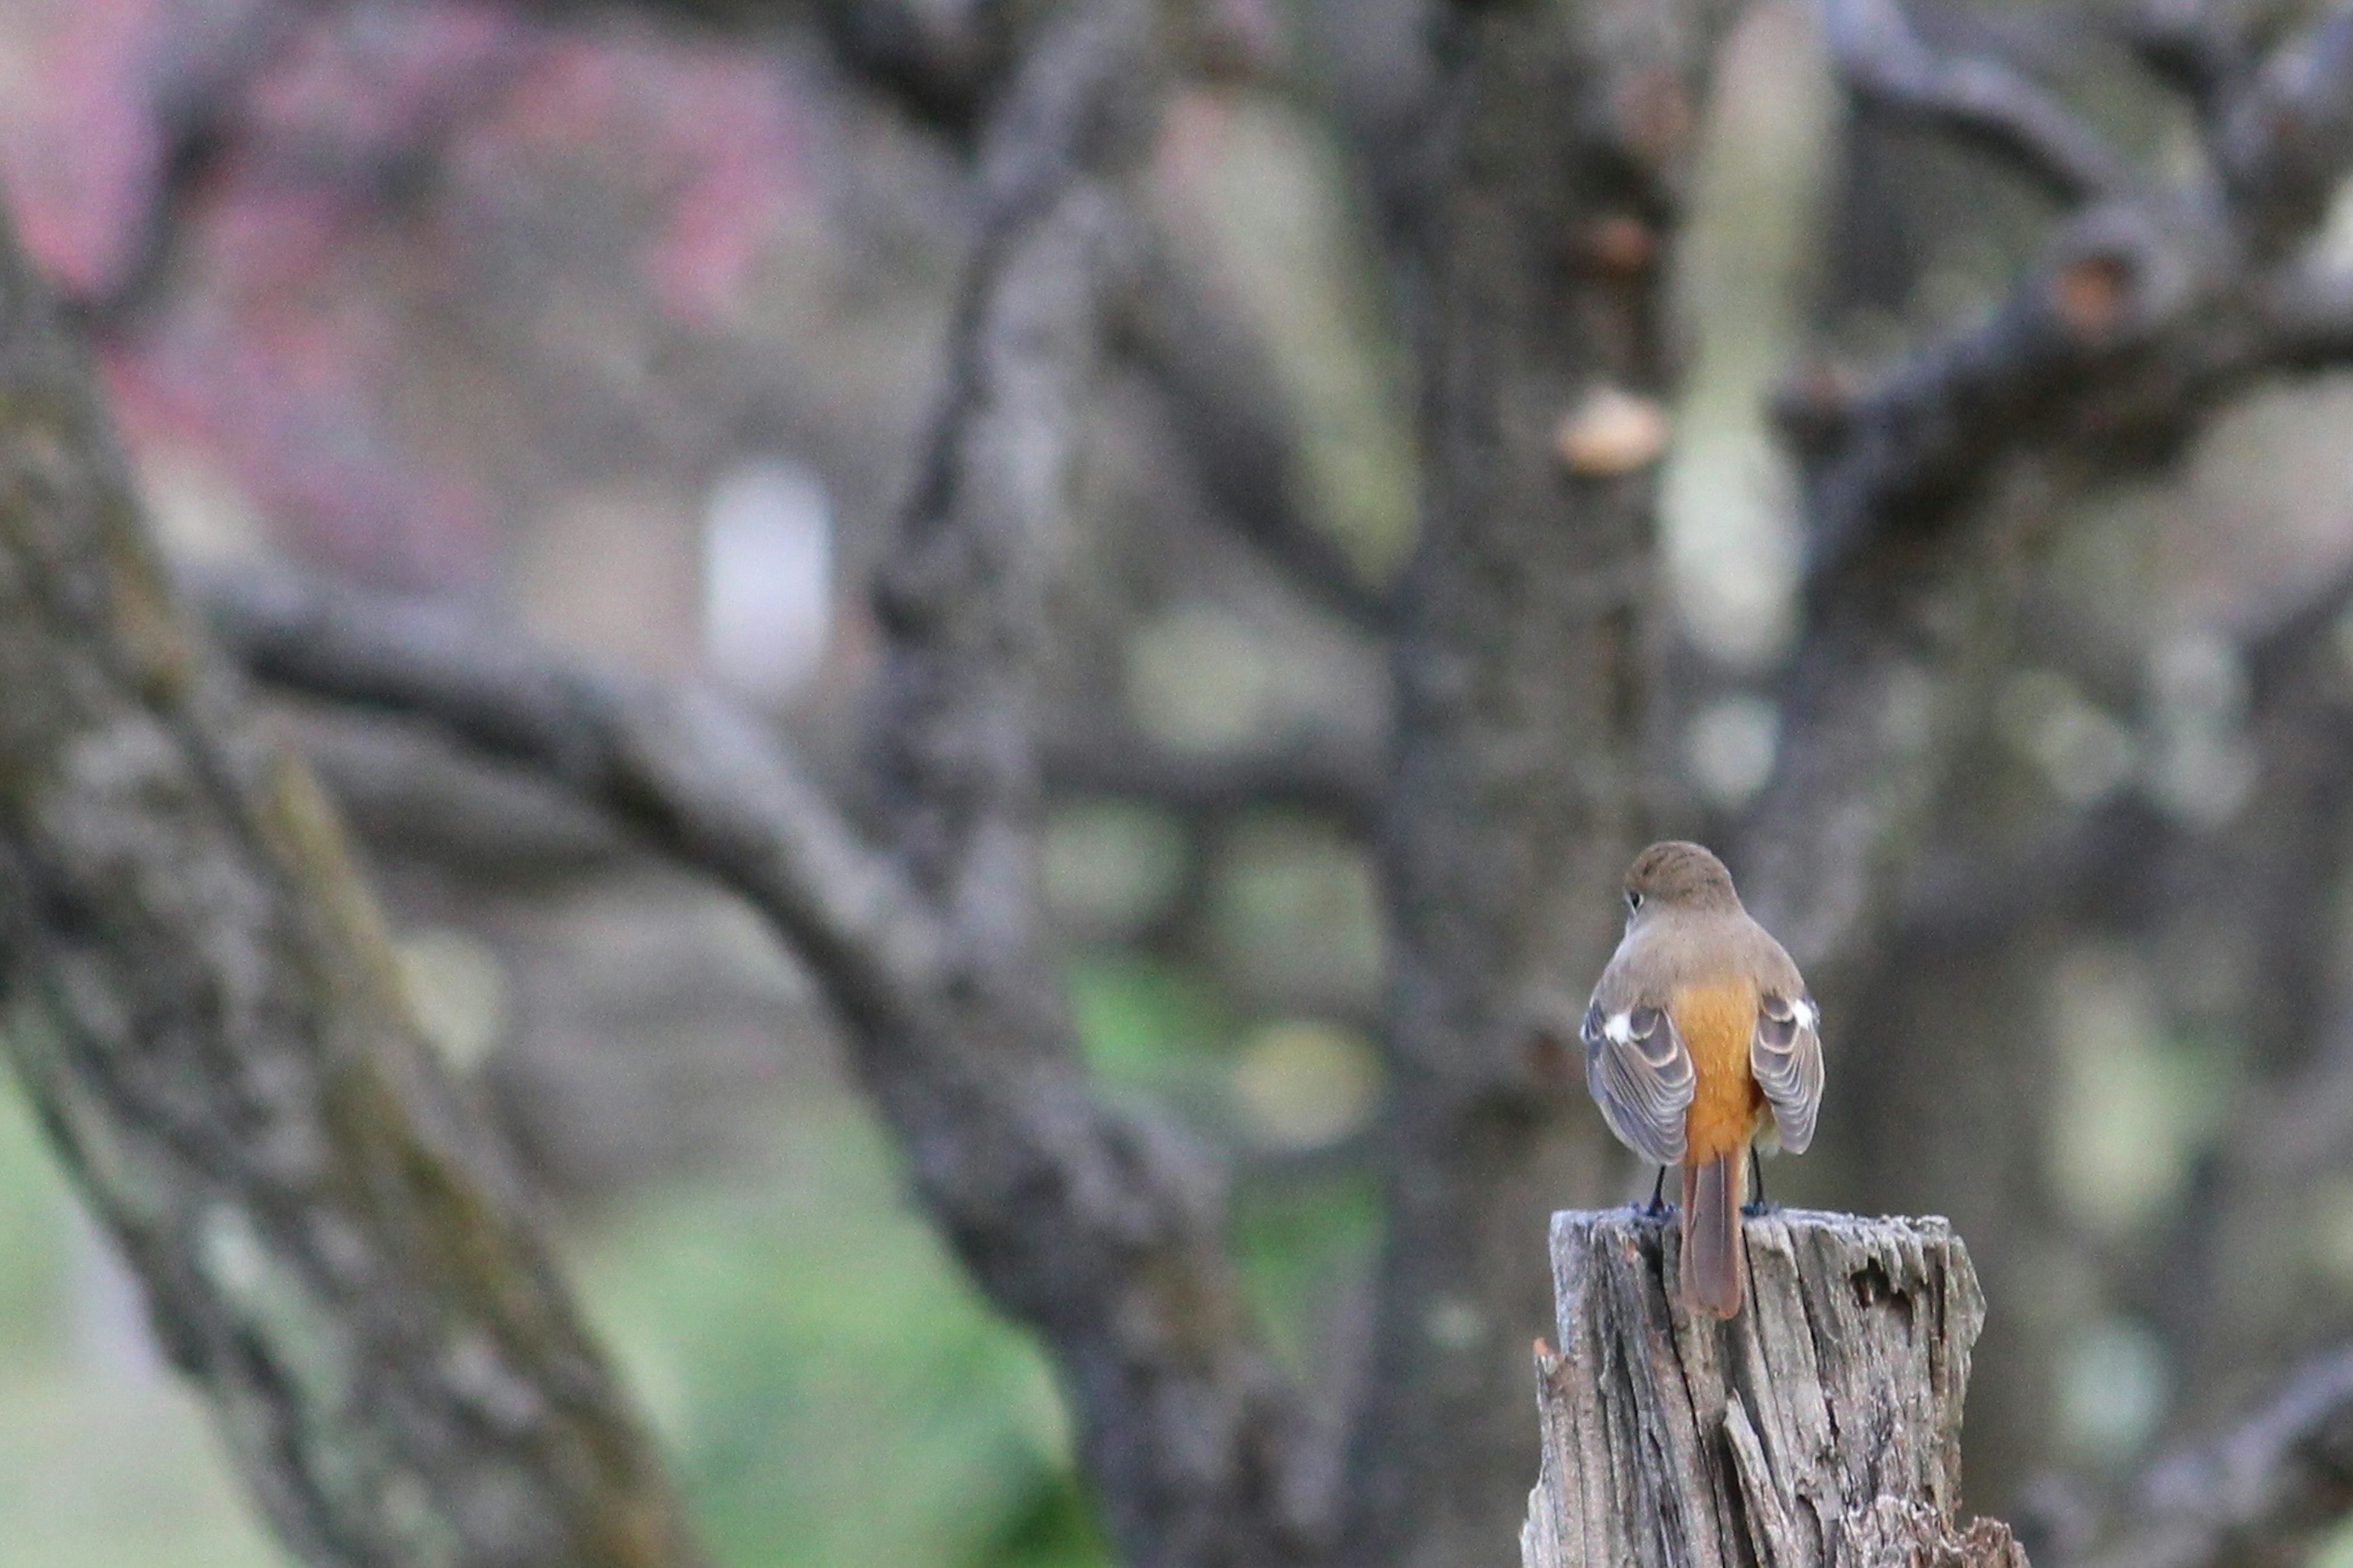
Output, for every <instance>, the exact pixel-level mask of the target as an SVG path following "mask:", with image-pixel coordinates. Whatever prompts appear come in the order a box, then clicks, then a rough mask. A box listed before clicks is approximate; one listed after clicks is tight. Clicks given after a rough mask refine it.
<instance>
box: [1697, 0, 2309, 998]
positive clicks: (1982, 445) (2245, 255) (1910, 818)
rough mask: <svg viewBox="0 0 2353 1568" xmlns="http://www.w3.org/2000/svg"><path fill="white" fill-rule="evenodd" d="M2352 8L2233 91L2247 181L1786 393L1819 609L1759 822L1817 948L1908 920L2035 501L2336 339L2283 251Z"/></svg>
mask: <svg viewBox="0 0 2353 1568" xmlns="http://www.w3.org/2000/svg"><path fill="white" fill-rule="evenodd" d="M2348 15H2353V8H2348V7H2340V8H2337V9H2336V10H2333V11H2332V13H2331V14H2330V16H2328V17H2327V18H2326V19H2325V20H2324V21H2323V22H2322V23H2320V24H2319V25H2318V26H2316V27H2314V28H2312V29H2310V30H2308V31H2307V32H2306V33H2305V34H2302V35H2300V36H2298V37H2295V38H2293V39H2291V40H2289V41H2288V42H2287V43H2286V44H2285V45H2284V46H2282V47H2281V48H2280V50H2279V51H2277V52H2276V53H2275V54H2274V57H2273V58H2272V59H2271V60H2270V61H2269V62H2267V63H2266V65H2265V66H2264V68H2263V71H2262V72H2261V73H2260V78H2259V83H2258V85H2257V86H2255V87H2253V88H2250V89H2247V91H2246V95H2245V96H2244V98H2243V99H2242V101H2241V103H2240V105H2239V107H2238V108H2237V109H2236V110H2233V115H2232V118H2231V120H2230V129H2229V130H2228V138H2229V146H2228V148H2227V150H2226V151H2227V153H2228V157H2227V159H2226V160H2225V162H2226V163H2227V165H2228V167H2229V168H2230V169H2232V170H2235V173H2233V174H2230V176H2229V181H2228V188H2229V190H2230V191H2231V192H2232V193H2233V195H2232V199H2230V200H2224V199H2222V198H2221V193H2217V192H2214V191H2211V190H2204V189H2200V188H2195V187H2193V188H2189V189H2186V190H2180V191H2158V190H2147V191H2143V192H2141V193H2138V194H2136V195H2132V196H2131V197H2130V199H2123V200H2112V201H2108V202H2105V203H2104V204H2102V205H2093V206H2091V207H2090V208H2089V209H2088V210H2085V211H2084V212H2082V213H2080V214H2078V215H2077V216H2074V217H2073V218H2071V219H2070V220H2069V221H2068V222H2067V223H2066V224H2064V225H2063V227H2062V228H2061V230H2060V232H2059V234H2058V236H2057V237H2055V238H2054V239H2053V240H2052V244H2051V245H2050V246H2049V247H2047V249H2046V252H2045V254H2044V257H2043V258H2042V260H2041V261H2040V262H2039V263H2038V264H2037V265H2036V266H2035V267H2034V268H2032V269H2031V271H2030V272H2029V273H2028V274H2027V275H2026V276H2025V277H2024V278H2023V279H2021V281H2020V283H2019V284H2018V286H2017V287H2016V288H2015V289H2012V290H2011V292H2010V295H2009V296H2008V297H2007V298H2006V299H2005V300H2003V301H2002V302H2001V303H2000V305H1999V306H1998V307H1997V308H1996V309H1995V310H1994V311H1993V312H1992V313H1991V315H1990V316H1989V317H1988V318H1987V319H1986V320H1984V321H1980V322H1977V323H1974V324H1971V325H1969V326H1968V327H1965V328H1963V329H1961V330H1959V331H1955V332H1952V333H1950V334H1948V335H1947V336H1944V337H1942V338H1940V339H1937V340H1936V341H1934V342H1930V343H1928V344H1926V346H1924V347H1922V348H1921V349H1919V350H1917V351H1915V353H1912V354H1910V355H1908V356H1906V357H1905V359H1903V360H1902V361H1901V362H1899V363H1897V364H1895V365H1894V366H1893V367H1892V368H1890V369H1888V370H1886V371H1884V372H1883V373H1881V374H1878V375H1877V376H1875V377H1873V378H1872V379H1870V380H1868V381H1867V382H1865V383H1864V384H1862V386H1861V387H1860V388H1856V387H1853V386H1851V385H1849V384H1846V383H1845V379H1844V378H1842V377H1839V376H1835V375H1823V376H1817V377H1816V378H1814V379H1813V380H1812V381H1811V382H1810V384H1806V385H1805V386H1803V387H1802V388H1801V390H1800V391H1799V392H1798V393H1797V394H1796V395H1793V396H1791V397H1789V398H1788V399H1787V400H1785V403H1784V405H1783V407H1782V409H1781V414H1782V417H1783V421H1784V424H1785V426H1786V428H1787V429H1788V432H1789V435H1790V438H1791V440H1792V442H1793V444H1794V445H1795V446H1796V447H1798V449H1799V456H1800V460H1801V467H1802V472H1803V478H1804V486H1805V495H1806V500H1807V506H1808V510H1809V513H1810V518H1809V522H1810V539H1809V549H1810V557H1811V560H1810V593H1809V604H1810V610H1809V614H1810V621H1811V625H1810V629H1809V632H1808V635H1807V637H1806V639H1805V641H1804V644H1803V645H1802V647H1801V648H1800V651H1799V656H1798V658H1797V659H1796V661H1795V662H1794V664H1793V667H1792V670H1791V674H1790V677H1789V679H1788V701H1787V703H1786V720H1785V724H1784V729H1783V738H1782V745H1781V756H1782V758H1783V760H1784V765H1783V766H1782V767H1781V768H1780V769H1779V770H1778V773H1777V776H1776V778H1775V780H1774V782H1773V783H1772V784H1770V785H1768V787H1767V790H1766V792H1765V793H1764V795H1761V796H1760V797H1759V799H1758V802H1757V805H1756V806H1755V807H1754V808H1753V809H1752V811H1751V813H1750V814H1749V817H1748V821H1747V823H1746V826H1745V828H1744V835H1743V836H1744V838H1745V839H1746V842H1747V843H1748V844H1750V845H1751V846H1753V847H1754V854H1755V864H1756V865H1757V866H1759V867H1762V868H1763V871H1762V874H1761V875H1760V874H1758V873H1757V872H1756V871H1754V870H1752V871H1750V872H1749V875H1750V876H1752V877H1753V878H1754V879H1755V880H1756V881H1757V884H1758V890H1757V899H1756V900H1755V901H1756V902H1757V904H1758V905H1759V907H1760V908H1763V909H1766V910H1770V911H1771V912H1772V913H1773V915H1774V916H1775V918H1776V919H1777V920H1778V921H1779V922H1780V924H1778V925H1777V926H1776V930H1777V931H1780V932H1781V934H1782V936H1783V939H1784V940H1785V941H1789V942H1791V943H1792V945H1793V948H1796V949H1799V950H1801V953H1800V956H1801V957H1803V958H1805V959H1807V960H1809V961H1810V963H1812V964H1822V963H1827V962H1828V961H1829V960H1830V958H1831V955H1834V954H1840V955H1852V954H1861V953H1863V952H1868V951H1869V950H1870V949H1872V948H1873V946H1874V945H1875V943H1876V942H1877V940H1878V937H1879V935H1881V934H1883V931H1884V930H1885V922H1886V921H1888V920H1889V919H1891V918H1893V916H1894V912H1895V910H1896V909H1897V907H1898V903H1899V900H1897V899H1896V898H1895V897H1894V889H1895V888H1896V887H1897V886H1898V885H1899V884H1900V880H1901V878H1902V876H1903V874H1904V871H1905V868H1908V866H1909V865H1910V863H1911V859H1912V857H1913V855H1914V853H1915V851H1916V849H1917V848H1918V847H1919V836H1918V834H1917V832H1916V829H1918V828H1919V827H1921V826H1924V825H1925V823H1926V811H1927V809H1928V807H1929V806H1930V805H1931V804H1932V803H1933V801H1934V800H1935V799H1936V794H1937V792H1938V791H1939V790H1940V789H1941V787H1942V783H1943V781H1944V779H1945V777H1946V775H1947V768H1948V765H1949V763H1950V761H1951V758H1952V756H1953V754H1954V753H1953V751H1952V747H1953V744H1954V743H1955V742H1956V741H1957V738H1958V737H1959V736H1961V735H1962V734H1964V733H1966V732H1967V729H1968V715H1969V712H1970V710H1971V707H1972V704H1973V703H1975V702H1976V701H1978V700H1980V699H1981V698H1982V697H1983V695H1984V693H1985V691H1986V690H1987V688H1986V686H1985V684H1984V682H1983V680H1982V679H1979V677H1982V676H1983V675H1984V674H1985V673H1986V672H1988V671H1989V670H1990V669H1992V668H1995V667H1996V666H1997V665H1998V662H1999V658H1998V655H1999V651H2000V647H2001V645H2002V641H2003V639H2004V638H2005V637H2006V636H2007V628H2008V626H2009V624H2010V616H2011V614H2012V613H2013V611H2014V609H2015V604H2016V593H2015V588H2016V584H2018V583H2019V582H2020V581H2021V580H2022V579H2021V574H2020V571H2019V567H2020V565H2021V549H2022V547H2023V546H2024V545H2025V544H2026V543H2027V542H2030V541H2031V538H2032V536H2033V532H2034V524H2035V522H2036V521H2037V520H2038V519H2039V518H2042V517H2047V516H2049V515H2050V514H2051V513H2052V510H2054V508H2055V506H2056V504H2057V501H2058V500H2059V498H2060V497H2061V496H2062V495H2063V494H2064V493H2065V492H2066V491H2068V490H2071V489H2077V488H2080V487H2082V486H2084V485H2085V484H2087V483H2089V482H2091V481H2093V480H2094V479H2098V478H2101V477H2104V476H2107V475H2112V474H2116V473H2121V472H2128V471H2132V470H2135V469H2137V468H2146V467H2147V466H2149V465H2151V464H2153V463H2156V462H2158V461H2161V460H2163V459H2165V458H2168V457H2169V456H2171V455H2172V454H2173V453H2174V452H2176V451H2178V450H2179V447H2180V445H2181V443H2182V442H2183V441H2184V440H2185V439H2186V438H2187V437H2189V435H2190V434H2191V433H2192V432H2193V431H2195V430H2196V429H2197V428H2198V427H2199V426H2200V422H2201V421H2202V420H2203V419H2204V418H2205V417H2206V416H2207V415H2208V414H2209V413H2210V412H2211V410H2212V409H2213V408H2214V407H2215V406H2216V405H2218V404H2219V403H2220V402H2221V400H2222V399H2223V398H2225V397H2227V396H2229V395H2232V394H2234V393H2236V392H2238V391H2239V390H2241V389H2242V388H2244V387H2246V386H2247V385H2249V384H2252V383H2253V382H2254V381H2255V380H2257V379H2258V378H2260V377H2263V376H2265V375H2269V374H2278V373H2281V372H2284V371H2291V370H2296V369H2301V368H2306V367H2308V366H2310V365H2312V364H2315V363H2326V362H2327V360H2329V359H2330V358H2333V357H2334V356H2335V354H2336V353H2337V351H2338V348H2339V346H2340V342H2341V340H2338V339H2337V338H2336V337H2335V335H2334V334H2335V332H2336V331H2337V327H2338V325H2339V319H2338V311H2339V308H2340V307H2339V303H2338V301H2337V299H2336V297H2335V293H2334V289H2333V286H2331V285H2329V284H2327V282H2325V281H2322V280H2315V279H2306V278H2305V277H2303V276H2302V275H2301V274H2299V273H2298V272H2297V271H2296V270H2295V263H2294V262H2293V261H2289V262H2280V261H2279V260H2278V258H2279V257H2281V256H2282V255H2284V254H2285V253H2286V252H2287V251H2288V250H2290V249H2292V248H2293V246H2292V244H2291V234H2290V231H2291V230H2292V229H2293V231H2294V234H2295V235H2301V236H2306V237H2308V235H2309V233H2310V232H2311V228H2312V226H2313V225H2314V224H2316V222H2317V219H2318V216H2319V209H2318V207H2317V205H2315V203H2314V202H2313V201H2312V200H2311V199H2310V198H2311V193H2312V192H2313V191H2315V190H2317V189H2320V188H2323V187H2324V186H2326V185H2327V184H2328V181H2329V179H2330V178H2332V177H2333V176H2331V175H2325V174H2323V173H2322V171H2324V170H2333V171H2335V172H2336V173H2337V174H2342V172H2343V171H2344V170H2345V168H2346V167H2347V166H2348V163H2353V146H2349V145H2348V140H2347V136H2346V134H2344V133H2343V128H2342V127H2341V126H2340V125H2339V123H2338V122H2339V121H2340V120H2341V119H2346V118H2348V117H2353V110H2340V107H2339V100H2338V99H2334V98H2331V97H2330V96H2329V94H2330V92H2332V91H2335V90H2336V89H2335V88H2334V87H2332V86H2331V85H2330V84H2332V83H2335V82H2337V80H2338V77H2337V73H2338V72H2339V71H2340V70H2343V69H2353V58H2348V57H2353V44H2348V42H2347V41H2346V30H2347V29H2348V28H2353V23H2348V20H2347V18H2348ZM2259 104H2260V105H2270V106H2273V110H2274V112H2272V113H2270V115H2269V117H2268V118H2266V114H2265V112H2263V111H2260V110H2258V109H2256V108H2254V107H2252V106H2254V105H2259ZM2265 127H2268V130H2269V134H2268V135H2266V134H2265V133H2264V128H2265ZM2297 225H2301V227H2300V228H2299V227H2295V226H2297ZM1965 520H1968V526H1967V527H1963V526H1960V525H1962V524H1963V523H1964V521H1965ZM1989 524H1991V525H1993V526H1992V527H1991V529H1990V531H1989V529H1988V525H1989ZM1972 529H1974V530H1975V531H1977V533H1978V537H1976V538H1974V539H1972V538H1970V537H1968V536H1967V535H1968V533H1969V531H1970V530H1972ZM1785 928H1786V929H1785ZM1817 983H1818V984H1820V982H1819V980H1818V982H1817Z"/></svg>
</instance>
